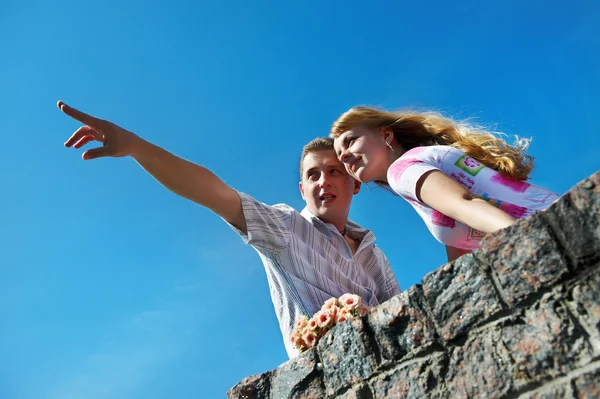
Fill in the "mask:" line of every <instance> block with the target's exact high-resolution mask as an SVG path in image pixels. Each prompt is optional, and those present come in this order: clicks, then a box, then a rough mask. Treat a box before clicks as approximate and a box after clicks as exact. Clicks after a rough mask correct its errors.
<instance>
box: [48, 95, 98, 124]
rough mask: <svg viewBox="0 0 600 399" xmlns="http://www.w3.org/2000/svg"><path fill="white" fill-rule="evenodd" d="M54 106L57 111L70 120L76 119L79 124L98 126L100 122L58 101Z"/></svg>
mask: <svg viewBox="0 0 600 399" xmlns="http://www.w3.org/2000/svg"><path fill="white" fill-rule="evenodd" d="M56 105H57V106H58V109H60V110H61V111H62V112H64V113H65V114H67V115H68V116H70V117H71V118H73V119H76V120H78V121H79V122H81V123H84V124H86V125H89V126H98V124H99V122H101V121H102V120H101V119H98V118H95V117H93V116H91V115H88V114H86V113H85V112H81V111H79V110H78V109H75V108H73V107H69V106H68V105H67V104H65V103H64V102H62V101H59V102H58V103H57V104H56Z"/></svg>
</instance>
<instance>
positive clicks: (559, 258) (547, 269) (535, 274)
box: [477, 213, 568, 305]
mask: <svg viewBox="0 0 600 399" xmlns="http://www.w3.org/2000/svg"><path fill="white" fill-rule="evenodd" d="M477 256H478V257H480V258H481V259H483V261H484V262H486V263H487V264H488V265H489V266H490V267H491V268H492V270H493V271H494V272H495V273H496V275H497V276H498V280H499V282H500V285H501V286H502V292H503V294H504V298H505V299H506V301H507V302H508V303H509V304H511V305H515V304H517V303H519V302H520V301H521V300H523V299H525V298H526V297H527V296H529V295H530V294H532V293H535V292H536V291H538V290H539V289H540V288H543V287H551V286H552V284H554V283H555V282H557V281H558V280H560V279H561V278H562V277H563V276H564V275H565V274H567V272H568V269H567V265H566V263H565V261H564V257H563V255H562V254H561V252H560V248H559V247H558V245H557V243H556V242H555V241H554V238H553V233H552V232H551V230H550V228H549V226H548V225H546V224H545V223H544V222H543V220H542V218H541V216H540V214H539V213H538V214H534V215H531V216H529V217H527V218H524V219H521V220H519V221H518V222H517V223H515V224H513V225H512V226H510V227H507V228H506V229H503V230H500V231H498V232H496V233H492V234H488V235H487V236H486V237H485V238H484V239H483V241H482V246H481V249H480V250H479V251H477Z"/></svg>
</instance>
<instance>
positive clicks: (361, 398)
mask: <svg viewBox="0 0 600 399" xmlns="http://www.w3.org/2000/svg"><path fill="white" fill-rule="evenodd" d="M335 399H373V393H372V392H371V390H370V389H369V386H368V385H366V384H359V385H357V386H354V387H352V388H350V389H348V390H347V391H346V392H344V393H343V394H342V395H338V396H336V397H335Z"/></svg>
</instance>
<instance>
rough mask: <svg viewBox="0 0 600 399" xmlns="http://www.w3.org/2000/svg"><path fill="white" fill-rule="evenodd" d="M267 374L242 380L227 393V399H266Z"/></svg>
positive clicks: (267, 388) (267, 394)
mask: <svg viewBox="0 0 600 399" xmlns="http://www.w3.org/2000/svg"><path fill="white" fill-rule="evenodd" d="M269 374H270V373H264V374H255V375H252V376H250V377H246V378H244V379H243V380H242V381H240V382H238V383H237V384H236V385H235V386H234V387H233V388H231V389H230V390H229V391H227V397H228V398H229V399H268V398H269Z"/></svg>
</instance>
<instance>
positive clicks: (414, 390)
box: [371, 354, 448, 399]
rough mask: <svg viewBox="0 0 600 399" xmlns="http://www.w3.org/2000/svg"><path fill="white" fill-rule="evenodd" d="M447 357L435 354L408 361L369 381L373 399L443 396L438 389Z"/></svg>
mask: <svg viewBox="0 0 600 399" xmlns="http://www.w3.org/2000/svg"><path fill="white" fill-rule="evenodd" d="M446 366H447V359H446V355H445V354H436V355H434V356H432V357H429V358H427V359H424V360H418V361H414V362H410V363H408V364H406V365H403V366H399V367H397V368H395V369H393V370H391V371H389V372H387V373H384V374H382V375H379V376H377V377H375V378H374V379H373V380H372V381H371V387H372V391H373V398H374V399H388V398H406V399H422V398H431V399H433V398H440V399H442V398H445V397H448V396H447V394H445V393H444V392H445V391H444V390H441V389H439V388H440V387H439V385H440V382H442V381H443V380H444V376H443V374H444V372H445V367H446Z"/></svg>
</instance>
